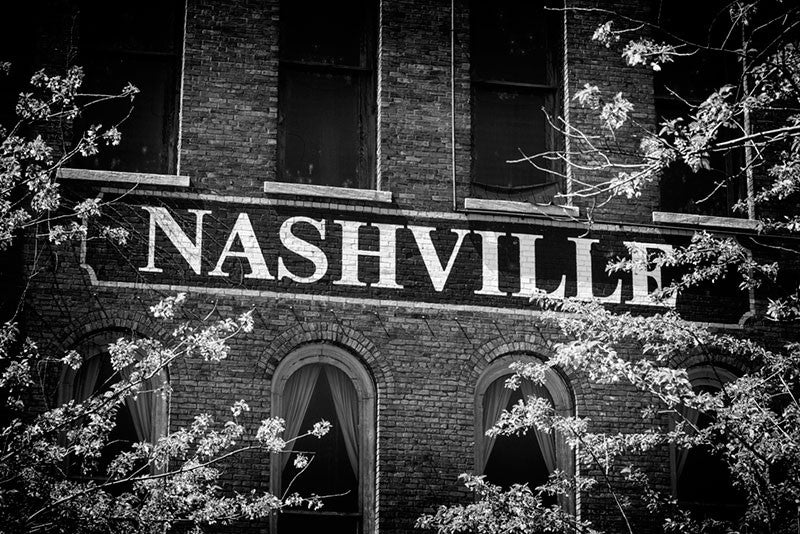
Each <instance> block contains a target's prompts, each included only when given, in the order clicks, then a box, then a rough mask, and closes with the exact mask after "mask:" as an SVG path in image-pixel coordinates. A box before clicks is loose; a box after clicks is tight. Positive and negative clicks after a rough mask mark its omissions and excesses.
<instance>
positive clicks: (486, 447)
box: [475, 354, 575, 508]
mask: <svg viewBox="0 0 800 534" xmlns="http://www.w3.org/2000/svg"><path fill="white" fill-rule="evenodd" d="M515 361H525V362H531V363H540V360H538V359H537V358H535V357H533V356H530V355H526V354H507V355H505V356H502V357H501V358H498V359H497V360H495V361H494V362H493V363H492V364H491V365H490V366H489V367H488V368H487V369H486V370H485V371H484V372H483V374H482V375H481V377H480V378H479V379H478V384H477V388H476V391H475V470H476V472H477V473H482V474H485V475H486V478H487V480H488V481H489V482H492V483H495V484H499V485H501V486H504V487H508V486H510V485H511V484H514V483H528V485H529V486H530V487H531V488H534V487H536V486H538V485H541V484H542V483H544V482H546V481H547V477H548V476H549V475H550V473H552V472H553V471H554V470H555V469H560V470H562V471H564V472H566V473H568V474H572V473H574V472H575V464H574V460H573V458H574V456H573V453H572V451H571V450H570V449H569V447H568V446H567V444H566V442H565V440H564V439H563V436H560V435H559V434H558V433H546V432H542V431H538V430H535V429H531V431H529V432H528V433H527V434H525V435H523V436H498V437H496V438H491V437H488V436H486V430H488V429H489V428H491V427H492V425H494V423H495V422H496V421H497V419H498V417H500V414H501V413H502V411H503V410H507V409H510V408H511V407H512V406H513V405H514V404H515V403H516V402H518V401H519V400H521V399H523V398H526V399H527V398H528V397H530V396H533V397H541V398H544V399H545V400H546V401H548V402H549V403H550V404H551V405H552V406H553V407H554V408H555V410H556V413H558V414H559V415H571V414H573V413H574V402H573V399H572V394H571V392H570V391H569V388H568V387H567V385H566V383H565V381H564V380H563V379H562V378H561V376H560V375H559V374H558V373H557V372H556V371H554V370H552V369H550V370H548V371H547V374H546V381H545V384H544V386H540V385H538V384H534V383H533V382H530V381H527V380H523V381H522V382H521V384H520V387H519V389H517V390H516V391H515V390H511V389H509V388H506V387H505V382H506V380H508V378H510V377H511V375H512V374H513V372H512V371H511V369H509V365H510V364H511V363H512V362H515ZM562 501H563V502H561V504H562V505H564V506H567V507H569V508H572V507H573V503H572V499H563V500H562Z"/></svg>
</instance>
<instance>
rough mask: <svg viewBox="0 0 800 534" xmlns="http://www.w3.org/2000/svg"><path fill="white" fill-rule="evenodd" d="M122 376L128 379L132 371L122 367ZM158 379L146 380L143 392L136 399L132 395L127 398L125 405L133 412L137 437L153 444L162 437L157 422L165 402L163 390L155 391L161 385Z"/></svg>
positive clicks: (132, 417) (142, 387)
mask: <svg viewBox="0 0 800 534" xmlns="http://www.w3.org/2000/svg"><path fill="white" fill-rule="evenodd" d="M120 376H121V377H122V379H123V380H127V379H128V378H130V376H131V372H130V370H129V369H122V370H121V371H120ZM156 381H157V379H151V380H147V381H145V382H144V383H143V384H142V385H141V388H140V389H141V390H142V392H141V393H139V394H138V395H137V396H136V400H134V398H133V396H132V395H131V396H128V397H126V398H125V405H126V406H127V407H128V410H129V411H130V413H131V419H132V420H133V427H134V429H135V430H136V437H137V438H138V439H139V441H148V442H150V443H152V444H156V443H157V442H158V438H159V437H160V436H159V435H158V434H159V433H158V428H157V425H156V422H157V421H158V418H159V417H158V415H159V412H160V410H161V409H162V406H161V403H162V402H163V399H162V396H161V392H159V391H153V390H154V389H155V388H157V387H159V386H160V384H157V383H156Z"/></svg>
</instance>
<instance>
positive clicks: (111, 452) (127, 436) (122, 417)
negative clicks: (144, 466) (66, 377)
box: [71, 353, 139, 491]
mask: <svg viewBox="0 0 800 534" xmlns="http://www.w3.org/2000/svg"><path fill="white" fill-rule="evenodd" d="M95 358H98V359H99V362H100V368H99V372H98V374H97V379H96V382H95V384H96V385H95V387H94V395H100V394H102V393H104V392H106V391H108V390H110V389H111V386H112V385H113V384H114V383H116V382H117V381H118V380H119V375H117V374H115V372H114V368H113V367H111V357H110V356H109V354H108V353H103V354H100V355H98V356H95ZM83 371H86V369H85V367H84V369H83ZM80 372H81V371H79V373H80ZM80 381H81V379H80V376H79V377H77V379H76V380H75V383H76V384H77V383H79V382H80ZM138 441H139V438H138V436H137V435H136V428H135V427H134V424H133V419H132V417H131V412H130V410H129V409H128V407H127V405H126V404H125V403H123V404H122V405H121V406H120V407H119V408H118V410H117V414H116V417H115V419H114V428H113V429H112V430H111V432H109V435H108V441H107V445H106V446H105V448H104V449H103V452H102V454H101V456H100V459H99V461H98V462H97V464H96V465H95V466H92V467H91V468H90V469H89V473H88V474H89V476H92V477H94V476H97V477H102V476H103V475H104V473H105V472H106V469H107V468H108V466H109V465H110V464H111V461H112V460H113V459H114V458H116V457H117V455H119V454H120V453H121V452H124V451H126V450H129V449H130V448H131V446H132V445H133V444H134V443H137V442H138ZM71 470H72V471H74V472H75V473H76V474H78V473H77V471H78V467H77V466H75V467H74V468H71ZM124 489H125V488H124V487H123V486H122V485H120V487H119V488H115V491H123V490H124Z"/></svg>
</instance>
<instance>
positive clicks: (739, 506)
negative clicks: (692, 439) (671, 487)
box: [676, 386, 745, 521]
mask: <svg viewBox="0 0 800 534" xmlns="http://www.w3.org/2000/svg"><path fill="white" fill-rule="evenodd" d="M696 389H697V390H698V391H704V392H708V393H716V392H717V391H719V388H714V387H710V386H700V387H698V388H696ZM687 418H689V419H696V421H695V424H696V425H697V427H698V428H706V427H708V426H709V425H710V424H711V422H712V416H711V415H709V414H700V413H697V412H694V413H690V414H689V415H687ZM677 464H678V465H677V466H676V467H677V469H678V473H677V481H676V496H677V498H678V501H679V502H680V503H681V504H682V505H683V506H685V507H686V508H687V509H689V510H691V511H692V512H693V513H695V514H696V515H697V516H698V517H699V518H709V519H716V520H718V521H723V520H735V519H737V518H738V517H740V516H741V514H742V512H743V510H744V505H745V501H744V497H743V496H742V494H741V493H740V492H739V491H737V490H736V488H734V487H733V483H732V480H731V472H730V470H729V468H728V466H727V464H726V463H725V460H724V459H723V458H722V457H721V456H720V453H718V452H715V451H713V450H712V449H710V448H708V447H695V448H692V449H689V450H680V449H679V450H678V453H677Z"/></svg>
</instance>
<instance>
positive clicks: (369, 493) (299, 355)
mask: <svg viewBox="0 0 800 534" xmlns="http://www.w3.org/2000/svg"><path fill="white" fill-rule="evenodd" d="M314 364H324V365H331V366H333V367H336V368H337V369H339V370H340V371H342V372H343V373H344V374H346V375H347V376H348V377H349V378H350V380H351V381H352V383H353V388H354V389H355V391H356V395H357V396H358V429H359V436H358V467H359V469H358V477H357V479H358V493H359V495H358V506H359V508H360V510H361V532H363V533H370V532H374V531H375V524H376V514H375V509H376V506H375V504H376V503H375V495H376V487H377V478H376V471H375V464H376V458H377V449H376V427H377V424H376V423H377V418H376V404H377V394H376V389H375V383H374V380H373V379H372V376H371V375H370V374H369V372H368V370H367V368H366V367H365V366H364V365H363V364H362V363H361V362H360V361H359V360H358V359H357V358H356V357H355V356H353V355H352V354H350V353H349V352H347V351H346V350H344V349H342V348H340V347H337V346H335V345H330V344H326V343H313V344H309V345H304V346H302V347H300V348H298V349H295V350H294V351H292V352H291V353H290V354H289V355H288V356H286V357H285V358H283V359H282V360H281V362H280V363H279V364H278V366H277V367H276V368H275V372H274V374H273V376H272V381H271V413H272V417H282V416H283V413H284V410H283V402H284V399H283V396H284V390H285V388H286V383H287V382H288V380H289V378H290V377H291V376H292V374H294V372H295V371H297V370H299V369H300V368H301V367H304V366H306V365H314ZM301 430H302V429H301ZM281 454H287V453H285V452H284V453H272V454H270V492H271V493H272V494H273V495H276V496H280V495H282V480H281V477H282V471H283V462H282V461H281ZM309 513H310V512H309ZM317 513H321V514H324V508H323V510H322V511H320V512H317ZM270 532H278V517H277V514H272V516H271V518H270Z"/></svg>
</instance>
